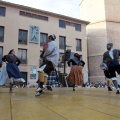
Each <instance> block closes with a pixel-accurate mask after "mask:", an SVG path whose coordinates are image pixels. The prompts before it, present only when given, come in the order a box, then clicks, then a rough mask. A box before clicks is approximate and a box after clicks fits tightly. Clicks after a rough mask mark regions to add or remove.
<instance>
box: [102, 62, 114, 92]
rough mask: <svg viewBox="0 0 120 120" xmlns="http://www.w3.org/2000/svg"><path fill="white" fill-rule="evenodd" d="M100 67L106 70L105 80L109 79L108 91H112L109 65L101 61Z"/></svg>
mask: <svg viewBox="0 0 120 120" xmlns="http://www.w3.org/2000/svg"><path fill="white" fill-rule="evenodd" d="M100 68H101V69H102V70H103V71H104V75H105V80H107V86H108V91H112V88H111V87H110V79H111V75H110V72H109V70H108V67H107V65H106V64H105V63H103V62H101V64H100Z"/></svg>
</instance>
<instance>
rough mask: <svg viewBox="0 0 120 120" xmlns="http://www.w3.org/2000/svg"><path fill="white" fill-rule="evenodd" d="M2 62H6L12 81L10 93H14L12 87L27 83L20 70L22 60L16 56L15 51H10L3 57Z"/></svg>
mask: <svg viewBox="0 0 120 120" xmlns="http://www.w3.org/2000/svg"><path fill="white" fill-rule="evenodd" d="M2 61H3V62H6V71H7V74H8V78H9V80H10V92H12V85H13V84H14V83H24V82H25V80H24V79H23V78H22V75H21V73H20V71H19V68H18V66H19V65H20V60H19V59H18V57H17V56H16V55H15V51H14V49H12V50H10V52H9V53H8V55H4V56H3V58H2Z"/></svg>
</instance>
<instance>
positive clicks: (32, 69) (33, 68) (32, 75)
mask: <svg viewBox="0 0 120 120" xmlns="http://www.w3.org/2000/svg"><path fill="white" fill-rule="evenodd" d="M30 79H36V66H34V65H31V66H30Z"/></svg>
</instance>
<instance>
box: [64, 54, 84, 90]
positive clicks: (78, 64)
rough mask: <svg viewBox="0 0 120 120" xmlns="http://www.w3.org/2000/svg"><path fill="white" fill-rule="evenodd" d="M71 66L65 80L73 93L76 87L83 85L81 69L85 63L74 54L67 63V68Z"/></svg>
mask: <svg viewBox="0 0 120 120" xmlns="http://www.w3.org/2000/svg"><path fill="white" fill-rule="evenodd" d="M71 65H72V67H71V71H70V73H69V75H68V76H67V77H66V80H67V81H69V82H71V83H72V84H73V91H75V86H76V85H82V84H83V74H82V68H83V67H84V65H85V62H84V61H82V60H81V58H80V55H79V54H78V53H75V54H74V58H72V59H70V60H69V61H68V66H71Z"/></svg>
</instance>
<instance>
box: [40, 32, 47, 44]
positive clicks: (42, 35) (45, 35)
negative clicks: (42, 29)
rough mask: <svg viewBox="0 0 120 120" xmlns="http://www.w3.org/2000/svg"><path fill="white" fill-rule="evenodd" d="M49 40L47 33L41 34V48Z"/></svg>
mask: <svg viewBox="0 0 120 120" xmlns="http://www.w3.org/2000/svg"><path fill="white" fill-rule="evenodd" d="M47 39H48V34H46V33H40V46H43V45H44V44H45V43H46V42H47Z"/></svg>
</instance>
